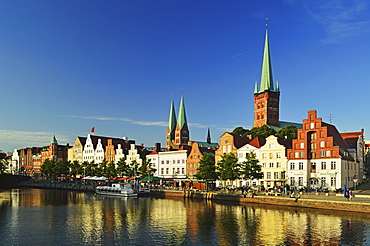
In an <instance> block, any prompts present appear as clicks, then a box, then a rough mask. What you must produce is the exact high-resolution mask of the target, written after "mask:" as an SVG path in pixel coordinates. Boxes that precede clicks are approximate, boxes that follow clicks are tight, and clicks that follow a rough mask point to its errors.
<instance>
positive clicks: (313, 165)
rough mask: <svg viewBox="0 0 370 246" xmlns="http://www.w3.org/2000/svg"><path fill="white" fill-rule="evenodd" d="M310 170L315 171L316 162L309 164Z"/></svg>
mask: <svg viewBox="0 0 370 246" xmlns="http://www.w3.org/2000/svg"><path fill="white" fill-rule="evenodd" d="M311 170H316V162H312V163H311Z"/></svg>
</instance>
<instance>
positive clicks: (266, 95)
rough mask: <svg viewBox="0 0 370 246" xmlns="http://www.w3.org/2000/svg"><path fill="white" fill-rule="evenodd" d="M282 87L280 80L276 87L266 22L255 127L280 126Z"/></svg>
mask: <svg viewBox="0 0 370 246" xmlns="http://www.w3.org/2000/svg"><path fill="white" fill-rule="evenodd" d="M279 104H280V89H279V85H278V82H277V83H276V87H275V88H274V83H273V79H272V66H271V58H270V47H269V39H268V28H267V24H266V37H265V47H264V51H263V62H262V73H261V82H260V86H259V88H258V84H257V81H256V84H255V87H254V124H253V127H261V126H263V125H272V126H279Z"/></svg>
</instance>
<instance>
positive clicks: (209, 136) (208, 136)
mask: <svg viewBox="0 0 370 246" xmlns="http://www.w3.org/2000/svg"><path fill="white" fill-rule="evenodd" d="M207 143H208V144H210V143H211V132H210V130H209V128H208V134H207Z"/></svg>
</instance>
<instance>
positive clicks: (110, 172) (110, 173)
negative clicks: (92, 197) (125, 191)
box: [104, 162, 117, 178]
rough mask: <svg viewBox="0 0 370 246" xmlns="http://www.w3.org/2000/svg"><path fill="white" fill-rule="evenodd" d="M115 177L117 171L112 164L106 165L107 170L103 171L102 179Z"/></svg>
mask: <svg viewBox="0 0 370 246" xmlns="http://www.w3.org/2000/svg"><path fill="white" fill-rule="evenodd" d="M116 176H117V169H116V168H115V165H114V163H113V162H109V163H108V164H107V168H106V169H105V173H104V177H107V178H113V177H116Z"/></svg>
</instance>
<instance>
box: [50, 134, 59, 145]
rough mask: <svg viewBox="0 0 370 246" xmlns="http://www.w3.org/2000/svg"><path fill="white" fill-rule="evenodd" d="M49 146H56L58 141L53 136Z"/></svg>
mask: <svg viewBox="0 0 370 246" xmlns="http://www.w3.org/2000/svg"><path fill="white" fill-rule="evenodd" d="M51 144H58V141H57V139H56V138H55V135H54V137H53V139H52V140H51Z"/></svg>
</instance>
